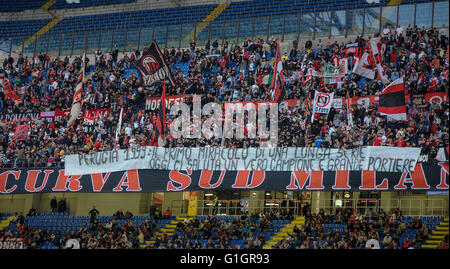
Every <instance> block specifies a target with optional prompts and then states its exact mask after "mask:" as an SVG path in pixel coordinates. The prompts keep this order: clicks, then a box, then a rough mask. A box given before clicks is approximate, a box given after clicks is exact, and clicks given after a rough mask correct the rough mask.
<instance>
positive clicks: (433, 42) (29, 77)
mask: <svg viewBox="0 0 450 269" xmlns="http://www.w3.org/2000/svg"><path fill="white" fill-rule="evenodd" d="M382 35H384V38H385V39H386V42H387V43H386V52H385V54H384V55H383V58H384V63H385V67H386V69H387V77H388V78H389V80H390V81H393V80H395V79H396V78H398V77H401V76H403V77H404V80H405V86H406V88H407V90H408V93H409V94H410V96H411V97H412V98H411V101H410V102H409V103H408V104H407V106H408V107H407V109H408V120H407V121H399V122H394V121H388V120H387V119H386V117H385V116H380V115H379V114H378V113H377V109H376V106H375V105H373V104H371V105H370V106H369V107H364V106H362V105H353V106H352V115H353V122H354V126H353V128H352V127H350V126H348V125H347V123H348V121H347V113H346V108H345V106H344V108H343V109H342V110H341V111H338V110H336V109H334V108H332V109H331V111H330V113H329V114H328V115H320V114H316V120H315V121H314V122H313V123H312V124H311V123H308V124H306V125H305V127H304V128H303V127H302V124H301V123H302V122H303V121H304V120H305V119H306V118H308V117H309V116H308V115H307V112H306V111H307V110H308V108H307V106H306V105H305V103H306V102H304V101H305V100H306V99H307V98H308V97H310V96H311V94H310V93H313V92H314V90H318V89H320V90H321V91H325V92H334V93H335V96H337V97H346V96H347V94H349V96H350V97H353V96H366V95H374V94H377V93H379V92H380V90H382V88H383V85H382V84H381V82H379V81H376V80H368V79H365V78H362V77H360V76H358V75H356V74H354V73H350V74H349V75H348V76H346V77H345V78H344V80H343V82H342V83H339V84H330V85H325V87H324V85H323V84H321V82H323V80H321V79H320V78H318V77H313V78H312V79H310V80H307V79H306V73H307V70H308V69H309V68H313V69H315V70H322V71H323V70H325V68H326V67H327V66H328V65H329V64H331V63H332V61H333V56H334V55H338V56H340V57H344V51H345V45H346V44H344V43H341V44H338V43H337V42H335V43H332V44H331V43H327V44H326V43H325V42H322V41H321V40H320V39H319V40H318V41H314V43H315V44H314V49H312V48H313V42H312V41H307V42H305V44H304V46H301V45H300V44H299V42H298V41H297V40H294V42H293V44H292V47H291V48H292V49H291V50H290V51H289V53H287V52H285V53H282V54H283V56H282V61H283V64H284V70H285V72H286V77H287V80H286V82H285V88H286V95H285V96H282V99H299V100H300V104H301V105H300V106H299V107H288V108H284V109H282V111H280V113H279V130H278V146H282V147H286V146H299V147H303V146H306V147H331V148H352V147H357V146H363V145H387V146H397V147H411V146H413V147H421V148H422V149H423V151H424V153H426V154H429V155H430V156H431V157H433V155H435V154H436V152H437V148H438V147H442V146H446V144H445V143H447V141H448V122H449V106H448V102H442V103H429V102H426V101H425V100H424V99H423V98H416V97H414V96H416V95H418V94H424V93H427V92H445V91H446V90H447V89H446V85H447V82H448V77H447V76H445V75H443V74H444V71H446V70H448V68H449V66H448V55H446V53H448V49H447V48H448V44H449V43H448V36H447V34H445V33H444V32H441V31H440V30H438V29H435V28H431V29H419V28H417V27H408V28H407V29H401V28H393V29H392V30H391V29H385V31H383V33H382ZM369 38H370V36H365V37H364V38H363V37H358V38H357V39H356V40H349V43H353V42H354V41H356V42H358V44H360V46H361V47H364V46H365V44H366V43H367V40H368V39H369ZM275 43H276V42H275V39H274V38H273V37H271V38H270V39H269V40H266V41H263V40H262V39H258V40H255V41H251V40H245V41H243V42H242V43H241V44H238V43H235V42H233V43H232V44H229V43H228V42H227V41H225V43H224V44H223V45H219V43H218V42H217V40H214V41H213V42H212V44H211V42H209V41H208V43H207V44H206V46H204V47H203V46H202V47H199V46H198V45H197V44H196V43H195V42H192V43H191V46H190V48H189V49H181V50H177V49H174V48H168V49H164V50H163V54H164V55H165V58H166V59H167V62H168V64H169V65H170V66H171V67H172V68H173V67H174V66H175V65H176V64H177V66H178V65H179V64H183V63H185V64H189V71H188V73H187V75H186V74H183V73H182V72H181V70H180V68H178V67H177V68H173V76H174V78H175V81H176V85H177V86H176V87H168V89H167V93H166V95H174V94H185V100H184V101H185V102H186V103H188V104H189V103H191V102H192V94H199V95H201V101H202V104H205V103H209V102H217V103H220V104H222V105H223V103H224V102H234V101H260V100H272V96H273V90H272V89H270V88H269V85H267V84H264V83H263V82H262V78H263V76H265V75H267V74H270V73H271V72H273V70H272V67H271V66H270V64H269V61H268V59H269V58H271V59H272V60H273V58H274V56H275ZM118 55H119V51H118V49H117V48H114V49H113V50H112V52H110V53H102V52H98V53H97V54H96V55H95V61H94V63H92V62H90V63H89V60H87V61H86V62H87V65H93V66H94V69H95V70H91V71H94V72H92V73H91V74H92V76H91V77H89V79H88V81H87V83H86V84H85V89H86V91H85V93H84V94H83V97H82V99H83V107H84V109H87V108H89V109H94V108H111V112H110V113H109V114H107V115H106V116H105V117H103V118H101V119H100V120H98V121H97V122H96V127H95V131H94V132H93V133H83V128H82V126H83V119H82V118H80V119H78V120H77V121H76V122H75V124H74V125H72V126H67V120H68V117H58V118H53V120H52V121H47V120H46V119H43V118H38V119H37V120H33V121H23V120H17V121H6V120H3V121H2V122H0V127H1V128H0V159H1V161H2V166H3V167H13V166H15V167H43V166H55V165H60V164H62V162H63V161H64V156H65V155H67V154H74V153H89V152H93V151H99V150H110V149H112V148H113V147H114V145H115V131H116V126H117V124H118V119H119V113H120V108H121V107H122V106H123V107H124V116H123V123H124V124H123V126H122V130H121V133H120V136H119V139H118V141H117V143H118V147H119V148H127V147H132V146H138V145H140V146H143V145H157V141H158V140H157V139H156V138H155V127H154V126H155V124H156V112H154V111H146V110H145V98H146V97H150V96H159V95H160V94H161V88H160V87H154V88H145V87H142V85H141V82H140V80H139V77H137V76H136V75H133V73H131V75H129V76H128V77H126V76H125V73H126V72H125V71H126V70H127V69H129V68H132V67H133V62H135V61H136V59H138V58H139V57H140V56H141V52H140V51H138V50H134V51H133V52H131V53H125V54H124V56H123V57H120V58H119V56H118ZM211 55H213V56H211ZM352 65H353V60H352V57H350V58H349V70H352ZM81 67H82V58H81V57H74V59H73V60H69V58H68V57H65V58H59V57H56V58H51V57H49V56H47V55H38V56H36V57H33V58H30V59H29V58H28V57H22V56H20V57H19V58H18V59H13V58H12V57H9V58H7V59H5V61H4V62H3V70H2V72H3V74H4V77H5V78H8V77H9V78H11V82H12V83H11V84H12V85H13V89H15V93H16V94H17V96H18V98H17V99H16V100H13V98H7V97H5V94H4V93H3V92H0V114H4V113H25V112H41V111H55V110H56V109H60V110H63V111H64V110H70V108H71V105H72V99H73V92H74V87H75V85H76V82H77V77H78V73H79V72H80V70H81ZM298 71H300V73H301V74H303V75H301V76H294V75H293V74H294V72H295V73H297V74H298ZM423 73H425V76H426V79H424V80H422V81H421V82H420V83H418V78H419V76H420V75H421V74H423ZM432 81H437V83H434V82H433V83H432ZM171 120H172V118H171V116H169V115H168V123H170V121H171ZM19 123H28V124H29V126H30V129H29V130H30V131H29V136H28V139H27V140H24V141H14V140H13V137H14V131H15V127H16V126H17V124H19ZM246 127H248V128H252V127H251V126H250V127H249V126H248V125H246ZM259 144H260V140H259V139H243V140H239V139H224V140H222V139H220V138H212V139H206V138H200V139H189V138H173V137H171V136H170V135H168V136H167V144H166V145H165V146H166V147H175V146H185V147H199V146H206V145H211V146H225V147H257V146H259Z"/></svg>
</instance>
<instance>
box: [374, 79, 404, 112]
mask: <svg viewBox="0 0 450 269" xmlns="http://www.w3.org/2000/svg"><path fill="white" fill-rule="evenodd" d="M378 112H379V113H380V114H381V115H387V116H388V117H390V118H393V119H395V120H406V102H405V85H404V83H403V77H401V78H399V79H397V80H395V81H393V82H392V83H391V84H389V85H388V86H387V87H386V88H385V89H384V90H383V91H382V92H381V93H380V96H379V106H378Z"/></svg>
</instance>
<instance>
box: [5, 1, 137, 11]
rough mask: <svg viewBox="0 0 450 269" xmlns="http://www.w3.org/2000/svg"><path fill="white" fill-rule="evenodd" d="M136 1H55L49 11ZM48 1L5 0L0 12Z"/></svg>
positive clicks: (38, 6) (32, 6)
mask: <svg viewBox="0 0 450 269" xmlns="http://www.w3.org/2000/svg"><path fill="white" fill-rule="evenodd" d="M135 1H136V0H83V1H77V2H78V3H69V2H74V1H67V0H56V1H54V2H55V3H54V4H53V5H52V6H51V7H50V9H64V8H73V7H77V8H79V7H90V6H100V5H115V4H124V3H131V2H135ZM47 2H49V1H48V0H32V1H29V0H20V1H12V0H5V1H2V6H1V7H0V12H19V11H24V10H33V9H38V8H41V7H42V6H43V5H44V4H45V3H47Z"/></svg>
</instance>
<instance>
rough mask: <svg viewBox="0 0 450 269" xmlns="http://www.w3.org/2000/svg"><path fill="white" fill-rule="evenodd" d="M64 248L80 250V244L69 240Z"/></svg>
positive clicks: (73, 239)
mask: <svg viewBox="0 0 450 269" xmlns="http://www.w3.org/2000/svg"><path fill="white" fill-rule="evenodd" d="M65 247H66V249H80V242H78V240H77V239H75V238H70V239H69V240H67V242H66V245H65Z"/></svg>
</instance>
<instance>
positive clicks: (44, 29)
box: [14, 0, 62, 54]
mask: <svg viewBox="0 0 450 269" xmlns="http://www.w3.org/2000/svg"><path fill="white" fill-rule="evenodd" d="M55 3H56V0H50V1H48V2H46V3H45V4H44V5H43V6H42V7H41V9H42V10H44V11H46V12H47V13H48V14H49V15H50V16H51V17H52V18H53V19H52V20H51V21H50V22H49V23H47V24H46V25H45V26H44V27H42V28H41V29H39V31H37V32H36V33H34V34H33V35H32V36H31V37H29V38H28V39H26V40H25V41H24V43H23V48H24V49H25V48H26V47H28V46H29V45H30V44H32V43H33V42H35V41H36V39H37V38H38V37H39V36H41V35H43V34H45V33H46V32H48V31H49V30H50V29H52V28H53V26H55V25H56V24H58V23H59V22H60V21H62V18H58V17H56V15H55V14H54V13H53V12H51V11H50V10H49V8H50V7H51V6H52V5H54V4H55ZM21 49H22V47H21V46H17V48H16V50H15V51H14V53H15V54H20V50H21Z"/></svg>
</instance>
